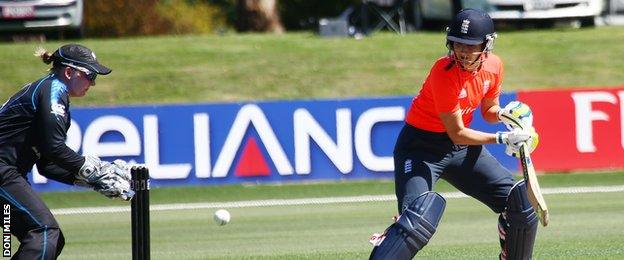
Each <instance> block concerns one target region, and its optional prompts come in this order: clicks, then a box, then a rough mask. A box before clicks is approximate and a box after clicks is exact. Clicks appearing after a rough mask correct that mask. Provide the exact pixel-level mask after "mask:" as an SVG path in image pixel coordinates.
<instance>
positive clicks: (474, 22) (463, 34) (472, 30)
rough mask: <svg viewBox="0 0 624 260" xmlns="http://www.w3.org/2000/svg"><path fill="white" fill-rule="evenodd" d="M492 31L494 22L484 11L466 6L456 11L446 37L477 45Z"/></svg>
mask: <svg viewBox="0 0 624 260" xmlns="http://www.w3.org/2000/svg"><path fill="white" fill-rule="evenodd" d="M493 33H494V22H493V21H492V18H490V16H489V15H488V14H487V13H486V12H484V11H482V10H478V9H472V8H467V9H463V10H461V11H460V12H459V13H457V15H456V16H455V18H454V19H453V22H452V24H451V26H450V28H449V31H448V34H447V36H446V39H447V40H449V41H453V42H459V43H463V44H468V45H477V44H481V43H483V42H485V40H486V37H487V36H488V35H492V34H493Z"/></svg>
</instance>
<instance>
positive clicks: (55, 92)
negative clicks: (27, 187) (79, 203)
mask: <svg viewBox="0 0 624 260" xmlns="http://www.w3.org/2000/svg"><path fill="white" fill-rule="evenodd" d="M69 103H70V102H69V93H68V89H67V86H66V85H65V84H64V83H63V82H61V81H60V80H59V79H58V78H57V77H56V76H55V75H54V74H49V75H47V76H46V77H44V78H42V79H40V80H37V81H35V82H32V83H30V84H27V85H25V86H24V87H23V88H22V89H21V90H20V91H18V92H17V93H15V94H14V95H13V96H12V97H11V98H9V100H7V101H6V102H5V103H4V104H3V105H2V107H1V108H0V178H1V177H2V176H1V174H2V173H4V172H6V171H7V170H9V169H11V168H12V169H15V170H17V171H18V172H19V173H20V174H22V175H23V176H25V175H26V173H28V172H29V171H30V170H31V169H32V167H33V165H34V164H37V169H38V170H39V173H40V174H41V175H43V176H46V177H48V178H51V179H54V180H57V181H60V182H63V183H67V184H73V182H74V180H75V178H74V175H75V174H76V173H77V172H78V170H79V169H80V167H81V166H82V164H83V163H84V157H83V156H81V155H79V154H77V153H76V152H74V151H73V150H72V149H70V148H69V147H67V145H65V139H66V138H67V130H68V129H69V126H70V124H71V116H70V113H69Z"/></svg>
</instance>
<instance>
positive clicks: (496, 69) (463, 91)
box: [405, 53, 503, 133]
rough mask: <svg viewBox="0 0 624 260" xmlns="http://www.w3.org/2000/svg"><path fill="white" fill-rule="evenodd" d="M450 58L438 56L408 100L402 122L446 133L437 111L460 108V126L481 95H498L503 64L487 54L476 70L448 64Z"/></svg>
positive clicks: (482, 96) (466, 120)
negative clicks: (407, 107)
mask: <svg viewBox="0 0 624 260" xmlns="http://www.w3.org/2000/svg"><path fill="white" fill-rule="evenodd" d="M450 63H451V58H450V57H448V56H446V57H442V58H440V59H438V60H437V61H436V62H435V64H434V65H433V67H432V68H431V71H430V72H429V76H427V79H426V80H425V83H424V84H423V87H422V89H421V90H420V93H418V95H417V96H416V97H414V100H413V101H412V105H411V107H410V109H409V111H408V112H407V118H406V120H405V121H406V122H407V123H408V124H410V125H412V126H414V127H416V128H419V129H422V130H426V131H430V132H439V133H442V132H446V129H445V128H444V125H443V124H442V120H440V116H439V114H440V113H445V112H455V111H457V110H461V114H462V121H463V122H464V126H466V127H468V126H470V122H472V114H473V113H474V111H475V109H477V107H478V106H479V105H480V104H481V100H483V99H484V98H496V97H498V96H499V95H500V91H501V83H502V81H503V63H502V61H501V60H500V58H499V57H498V56H496V55H494V54H492V53H489V54H488V56H487V58H486V59H485V60H484V61H483V63H482V64H481V67H480V68H479V70H478V71H477V72H469V71H465V70H463V69H460V68H459V66H457V65H452V66H451V67H450V68H449V64H450Z"/></svg>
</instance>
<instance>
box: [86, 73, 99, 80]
mask: <svg viewBox="0 0 624 260" xmlns="http://www.w3.org/2000/svg"><path fill="white" fill-rule="evenodd" d="M85 76H86V77H87V79H88V80H89V81H95V79H96V78H97V73H95V72H91V71H90V72H85Z"/></svg>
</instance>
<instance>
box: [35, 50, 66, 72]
mask: <svg viewBox="0 0 624 260" xmlns="http://www.w3.org/2000/svg"><path fill="white" fill-rule="evenodd" d="M34 55H35V56H37V57H39V58H40V59H41V61H43V63H45V64H50V63H52V68H50V69H48V71H51V72H54V73H60V72H61V70H62V69H63V68H65V67H66V66H64V65H61V63H60V62H55V61H56V60H55V59H54V56H53V55H52V53H50V52H48V51H47V50H46V49H45V48H43V47H39V48H37V50H35V54H34Z"/></svg>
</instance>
